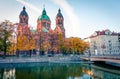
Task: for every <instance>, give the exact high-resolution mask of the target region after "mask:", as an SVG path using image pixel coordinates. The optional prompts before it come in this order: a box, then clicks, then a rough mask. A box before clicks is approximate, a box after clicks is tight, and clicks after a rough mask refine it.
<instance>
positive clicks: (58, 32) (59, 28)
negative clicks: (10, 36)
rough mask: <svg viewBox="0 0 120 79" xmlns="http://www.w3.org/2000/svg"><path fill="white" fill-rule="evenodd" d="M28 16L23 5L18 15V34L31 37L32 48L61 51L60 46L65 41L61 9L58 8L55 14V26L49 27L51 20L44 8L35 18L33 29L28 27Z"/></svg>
mask: <svg viewBox="0 0 120 79" xmlns="http://www.w3.org/2000/svg"><path fill="white" fill-rule="evenodd" d="M28 20H29V16H28V13H27V12H26V9H25V7H23V10H22V11H21V13H20V15H19V23H18V28H17V32H18V36H26V37H27V38H30V37H32V38H33V39H34V41H35V42H34V46H35V47H34V49H35V50H38V51H44V52H48V51H53V52H55V53H58V52H61V46H62V44H63V43H64V41H65V28H64V17H63V15H62V13H61V10H60V9H59V10H58V13H57V15H56V18H55V20H56V27H55V29H54V30H53V29H51V20H50V18H49V16H48V15H47V12H46V10H45V8H44V9H43V11H42V15H40V16H39V17H38V19H37V26H36V27H37V28H36V29H35V30H33V29H30V27H29V23H28Z"/></svg>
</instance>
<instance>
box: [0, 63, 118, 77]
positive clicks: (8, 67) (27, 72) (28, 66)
mask: <svg viewBox="0 0 120 79" xmlns="http://www.w3.org/2000/svg"><path fill="white" fill-rule="evenodd" d="M0 79H120V68H115V67H111V66H108V65H98V64H97V65H96V64H77V63H76V64H74V63H72V64H65V63H61V64H58V63H57V64H55V63H24V64H0Z"/></svg>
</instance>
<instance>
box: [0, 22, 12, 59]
mask: <svg viewBox="0 0 120 79" xmlns="http://www.w3.org/2000/svg"><path fill="white" fill-rule="evenodd" d="M13 32H14V24H13V23H12V22H10V21H8V20H5V21H4V22H1V23H0V36H1V37H0V47H1V48H0V51H4V55H3V57H4V58H5V56H6V52H8V48H9V46H10V40H9V37H11V36H12V34H13Z"/></svg>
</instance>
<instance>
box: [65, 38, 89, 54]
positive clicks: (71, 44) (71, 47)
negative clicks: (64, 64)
mask: <svg viewBox="0 0 120 79" xmlns="http://www.w3.org/2000/svg"><path fill="white" fill-rule="evenodd" d="M88 47H89V44H88V43H87V42H84V41H83V40H82V39H80V38H77V37H72V38H66V48H67V49H66V50H67V51H68V52H70V53H73V54H77V53H82V52H83V51H85V50H86V49H87V48H88Z"/></svg>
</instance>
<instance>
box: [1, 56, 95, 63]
mask: <svg viewBox="0 0 120 79" xmlns="http://www.w3.org/2000/svg"><path fill="white" fill-rule="evenodd" d="M5 63H6V64H7V63H88V64H89V63H93V62H90V61H83V60H81V59H80V58H79V57H71V56H64V57H46V56H43V57H7V58H5V59H3V58H0V64H5Z"/></svg>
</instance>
